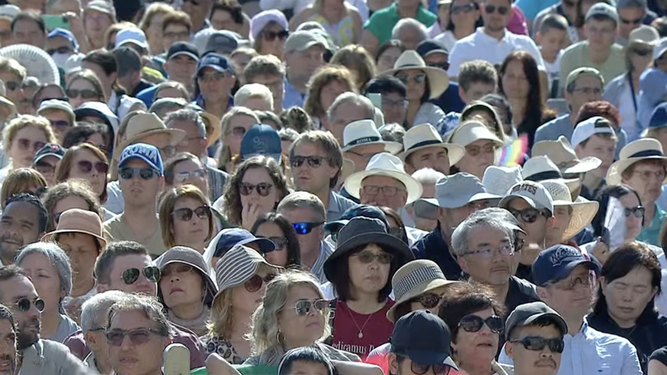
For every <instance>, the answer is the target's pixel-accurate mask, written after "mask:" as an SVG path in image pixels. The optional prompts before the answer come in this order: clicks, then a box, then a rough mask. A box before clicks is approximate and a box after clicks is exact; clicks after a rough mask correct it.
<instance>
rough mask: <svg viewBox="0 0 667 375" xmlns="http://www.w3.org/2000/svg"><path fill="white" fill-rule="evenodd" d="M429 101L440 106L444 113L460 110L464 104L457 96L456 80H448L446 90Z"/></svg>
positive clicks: (457, 86)
mask: <svg viewBox="0 0 667 375" xmlns="http://www.w3.org/2000/svg"><path fill="white" fill-rule="evenodd" d="M431 103H433V104H435V105H437V106H438V107H440V108H441V109H442V110H443V111H444V112H445V113H449V112H461V111H463V108H465V106H466V104H465V103H464V102H463V100H461V96H459V84H458V83H456V82H449V86H447V90H445V92H443V93H442V95H440V97H439V98H435V99H433V100H431Z"/></svg>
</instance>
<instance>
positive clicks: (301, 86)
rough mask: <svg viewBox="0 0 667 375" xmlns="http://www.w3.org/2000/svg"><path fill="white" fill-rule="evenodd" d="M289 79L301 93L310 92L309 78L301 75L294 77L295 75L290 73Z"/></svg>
mask: <svg viewBox="0 0 667 375" xmlns="http://www.w3.org/2000/svg"><path fill="white" fill-rule="evenodd" d="M287 81H288V82H289V84H290V85H292V87H294V88H295V89H296V91H298V92H299V93H301V94H305V93H306V92H308V87H307V86H308V79H303V78H300V77H294V75H291V74H288V75H287Z"/></svg>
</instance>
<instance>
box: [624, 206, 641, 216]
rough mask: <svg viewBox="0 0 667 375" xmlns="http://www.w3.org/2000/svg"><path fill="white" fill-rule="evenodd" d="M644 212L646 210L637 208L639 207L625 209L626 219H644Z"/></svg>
mask: <svg viewBox="0 0 667 375" xmlns="http://www.w3.org/2000/svg"><path fill="white" fill-rule="evenodd" d="M644 212H646V209H645V208H644V207H642V206H637V207H632V208H627V207H626V208H625V217H630V216H634V217H636V218H642V217H644Z"/></svg>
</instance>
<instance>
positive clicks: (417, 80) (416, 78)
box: [396, 73, 426, 85]
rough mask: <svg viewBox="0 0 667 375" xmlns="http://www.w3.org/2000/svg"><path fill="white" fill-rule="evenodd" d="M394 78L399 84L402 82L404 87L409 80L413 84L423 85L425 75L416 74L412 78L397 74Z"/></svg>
mask: <svg viewBox="0 0 667 375" xmlns="http://www.w3.org/2000/svg"><path fill="white" fill-rule="evenodd" d="M396 78H398V79H399V80H400V81H401V82H403V83H404V84H406V85H407V84H408V82H410V81H411V80H412V81H414V82H415V83H424V82H425V81H426V73H417V74H415V75H413V76H412V77H411V76H409V75H407V74H406V73H398V74H396Z"/></svg>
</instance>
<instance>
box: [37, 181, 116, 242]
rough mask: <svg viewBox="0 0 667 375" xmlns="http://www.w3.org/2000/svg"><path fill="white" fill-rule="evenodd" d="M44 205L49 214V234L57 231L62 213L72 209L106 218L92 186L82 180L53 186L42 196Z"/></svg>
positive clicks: (47, 224) (47, 226)
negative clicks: (91, 188)
mask: <svg viewBox="0 0 667 375" xmlns="http://www.w3.org/2000/svg"><path fill="white" fill-rule="evenodd" d="M42 203H44V207H46V211H47V212H48V213H49V217H48V221H47V223H46V231H47V232H50V231H54V230H56V226H57V225H58V221H60V216H61V215H62V213H63V212H65V211H67V210H69V209H71V208H78V209H80V210H86V211H91V212H94V213H95V214H96V215H98V216H100V218H103V216H104V214H103V213H102V207H100V203H99V201H98V200H97V197H95V194H94V193H93V192H92V190H90V186H89V185H88V184H86V183H85V182H84V181H81V180H69V181H67V182H61V183H59V184H57V185H55V186H51V187H50V188H49V189H48V190H47V191H46V193H44V195H43V196H42ZM102 220H103V221H104V219H102Z"/></svg>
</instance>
